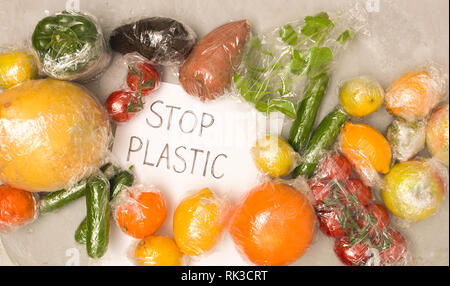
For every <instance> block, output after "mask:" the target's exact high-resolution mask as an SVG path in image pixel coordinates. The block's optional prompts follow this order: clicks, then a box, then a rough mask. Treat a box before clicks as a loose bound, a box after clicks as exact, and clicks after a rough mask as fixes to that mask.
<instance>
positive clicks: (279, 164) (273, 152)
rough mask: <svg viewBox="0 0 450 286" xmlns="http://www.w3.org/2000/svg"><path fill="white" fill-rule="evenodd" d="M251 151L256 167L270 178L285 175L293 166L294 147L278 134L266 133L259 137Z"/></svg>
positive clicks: (294, 157)
mask: <svg viewBox="0 0 450 286" xmlns="http://www.w3.org/2000/svg"><path fill="white" fill-rule="evenodd" d="M251 153H252V157H253V161H254V162H255V165H256V168H258V170H259V171H260V172H262V173H264V174H265V175H267V176H270V177H272V178H277V177H282V176H285V175H287V174H289V172H291V171H292V169H293V167H295V166H294V164H295V161H296V160H295V159H296V153H295V151H294V149H293V148H292V147H291V146H290V145H289V143H287V142H286V141H284V140H283V138H281V137H279V136H271V135H267V136H265V137H264V138H261V139H259V140H258V141H257V142H256V144H255V146H253V148H252V150H251Z"/></svg>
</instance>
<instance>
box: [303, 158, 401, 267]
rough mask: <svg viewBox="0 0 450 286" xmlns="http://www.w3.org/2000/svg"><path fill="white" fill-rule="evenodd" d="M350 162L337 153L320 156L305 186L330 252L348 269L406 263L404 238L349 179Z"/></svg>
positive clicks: (368, 194) (360, 184) (364, 189)
mask: <svg viewBox="0 0 450 286" xmlns="http://www.w3.org/2000/svg"><path fill="white" fill-rule="evenodd" d="M352 175H353V173H352V167H351V164H350V162H349V161H348V160H347V159H346V158H345V157H343V156H342V155H340V154H338V153H333V152H327V153H325V154H324V156H322V158H321V160H320V163H319V167H318V168H317V171H316V173H315V176H314V177H313V178H311V179H310V180H309V181H308V183H309V187H310V190H311V193H312V196H313V201H314V208H315V210H316V214H317V217H318V219H319V222H320V229H321V230H322V232H323V233H324V234H325V235H326V236H328V237H332V238H334V239H335V247H334V251H335V253H336V255H337V256H338V258H339V259H340V260H341V261H342V263H344V264H346V265H351V266H360V265H366V266H382V265H393V264H396V265H397V264H404V263H406V256H407V244H406V240H405V238H404V237H403V236H402V235H401V234H400V233H399V232H398V231H396V230H395V229H394V228H393V227H392V226H391V225H390V217H389V213H388V212H387V211H386V209H385V208H384V207H383V206H382V205H380V204H378V203H375V202H374V201H372V190H371V189H370V187H368V186H367V185H365V184H364V183H363V181H362V180H360V179H359V178H358V177H354V176H352Z"/></svg>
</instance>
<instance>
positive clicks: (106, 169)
mask: <svg viewBox="0 0 450 286" xmlns="http://www.w3.org/2000/svg"><path fill="white" fill-rule="evenodd" d="M100 171H102V172H103V174H105V177H106V178H107V179H108V180H111V179H112V178H114V177H115V176H116V175H117V174H118V173H119V172H120V168H119V167H117V166H115V165H113V164H112V163H107V164H105V165H103V166H102V167H100Z"/></svg>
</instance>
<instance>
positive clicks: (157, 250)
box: [134, 235, 183, 266]
mask: <svg viewBox="0 0 450 286" xmlns="http://www.w3.org/2000/svg"><path fill="white" fill-rule="evenodd" d="M134 257H135V259H136V262H137V265H138V266H181V265H183V254H182V253H181V251H180V249H179V248H178V246H177V245H176V244H175V242H174V241H173V240H172V239H171V238H170V237H166V236H156V235H154V236H148V237H146V238H144V239H142V240H141V241H139V243H138V245H137V247H136V250H135V251H134Z"/></svg>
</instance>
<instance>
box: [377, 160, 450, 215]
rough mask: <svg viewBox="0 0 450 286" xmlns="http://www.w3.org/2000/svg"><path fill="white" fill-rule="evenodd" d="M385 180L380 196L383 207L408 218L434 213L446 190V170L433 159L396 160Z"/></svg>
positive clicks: (440, 203)
mask: <svg viewBox="0 0 450 286" xmlns="http://www.w3.org/2000/svg"><path fill="white" fill-rule="evenodd" d="M384 180H385V188H383V189H382V191H381V196H382V198H383V201H384V203H385V204H386V207H387V208H388V209H389V210H390V211H391V212H392V213H393V214H394V215H396V216H398V217H400V218H402V219H404V220H406V221H410V222H415V221H420V220H423V219H425V218H427V217H429V216H430V215H432V214H434V213H436V212H437V211H438V209H439V208H440V206H441V205H442V203H443V201H444V198H445V195H446V193H447V192H448V170H447V168H446V167H445V166H444V165H442V164H441V163H440V162H438V161H436V160H434V159H415V160H411V161H406V162H400V163H397V164H395V165H394V166H393V167H392V169H391V170H390V171H389V173H388V174H387V175H386V176H385V177H384Z"/></svg>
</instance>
